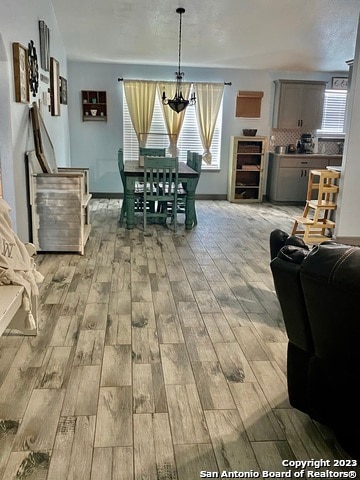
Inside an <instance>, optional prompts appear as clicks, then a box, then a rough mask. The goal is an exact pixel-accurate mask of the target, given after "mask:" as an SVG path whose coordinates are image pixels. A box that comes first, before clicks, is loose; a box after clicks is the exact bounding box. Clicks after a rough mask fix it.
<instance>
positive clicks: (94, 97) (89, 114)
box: [81, 90, 107, 122]
mask: <svg viewBox="0 0 360 480" xmlns="http://www.w3.org/2000/svg"><path fill="white" fill-rule="evenodd" d="M81 112H82V120H83V122H88V121H91V122H94V121H95V122H96V121H100V122H106V121H107V101H106V92H104V91H97V90H82V91H81Z"/></svg>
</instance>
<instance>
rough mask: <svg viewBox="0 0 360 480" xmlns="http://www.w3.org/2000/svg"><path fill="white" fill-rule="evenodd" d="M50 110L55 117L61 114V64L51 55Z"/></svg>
mask: <svg viewBox="0 0 360 480" xmlns="http://www.w3.org/2000/svg"><path fill="white" fill-rule="evenodd" d="M50 100H51V105H50V111H51V115H52V116H53V117H58V116H59V115H60V65H59V62H58V61H57V60H56V59H55V58H54V57H50Z"/></svg>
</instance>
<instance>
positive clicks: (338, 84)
mask: <svg viewBox="0 0 360 480" xmlns="http://www.w3.org/2000/svg"><path fill="white" fill-rule="evenodd" d="M348 82H349V79H348V77H332V79H331V88H332V89H334V90H347V89H348Z"/></svg>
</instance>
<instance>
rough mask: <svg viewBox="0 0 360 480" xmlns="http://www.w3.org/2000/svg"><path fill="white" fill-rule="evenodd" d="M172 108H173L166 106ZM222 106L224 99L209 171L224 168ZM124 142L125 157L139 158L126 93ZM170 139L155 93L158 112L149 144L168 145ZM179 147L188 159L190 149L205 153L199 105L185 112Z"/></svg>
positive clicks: (155, 115) (184, 157)
mask: <svg viewBox="0 0 360 480" xmlns="http://www.w3.org/2000/svg"><path fill="white" fill-rule="evenodd" d="M166 108H170V107H166ZM222 109H223V104H222V102H221V105H220V109H219V114H218V118H217V121H216V126H215V131H214V136H213V142H212V146H211V153H212V163H211V165H207V164H205V163H203V168H204V169H206V170H218V169H219V168H220V148H221V127H222ZM123 139H124V140H123V142H124V148H123V150H124V158H125V160H137V159H138V158H139V144H138V141H137V138H136V134H135V130H134V129H133V126H132V123H131V119H130V115H129V110H128V108H127V103H126V97H125V94H124V95H123ZM168 145H169V140H168V136H167V132H166V127H165V123H164V120H163V115H162V111H161V105H160V101H159V99H158V96H157V95H156V96H155V105H154V114H153V119H152V124H151V129H150V134H149V137H148V142H147V146H148V147H168ZM178 149H179V152H180V155H179V160H180V161H182V162H186V153H187V150H191V151H193V152H198V153H202V152H203V146H202V143H201V139H200V136H199V131H198V126H197V121H196V113H195V107H193V106H189V107H187V109H186V112H185V118H184V123H183V126H182V129H181V133H180V137H179V139H178Z"/></svg>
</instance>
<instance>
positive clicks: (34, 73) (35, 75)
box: [28, 40, 39, 97]
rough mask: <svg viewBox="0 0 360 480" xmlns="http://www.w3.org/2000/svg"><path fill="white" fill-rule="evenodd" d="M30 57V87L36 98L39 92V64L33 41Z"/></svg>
mask: <svg viewBox="0 0 360 480" xmlns="http://www.w3.org/2000/svg"><path fill="white" fill-rule="evenodd" d="M28 57H29V85H30V91H31V93H32V96H33V97H36V95H37V93H38V91H39V64H38V57H37V52H36V48H35V44H34V42H33V40H30V42H29V45H28Z"/></svg>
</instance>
